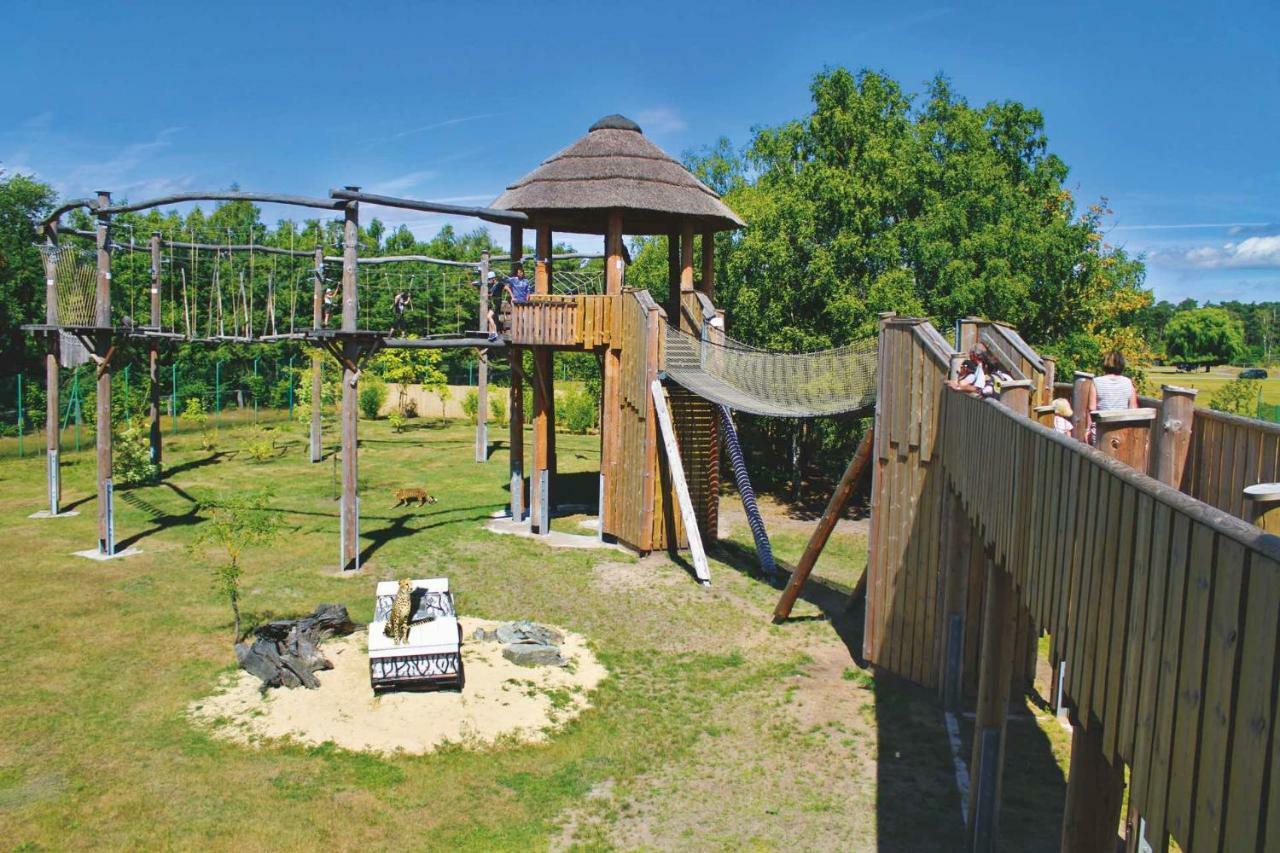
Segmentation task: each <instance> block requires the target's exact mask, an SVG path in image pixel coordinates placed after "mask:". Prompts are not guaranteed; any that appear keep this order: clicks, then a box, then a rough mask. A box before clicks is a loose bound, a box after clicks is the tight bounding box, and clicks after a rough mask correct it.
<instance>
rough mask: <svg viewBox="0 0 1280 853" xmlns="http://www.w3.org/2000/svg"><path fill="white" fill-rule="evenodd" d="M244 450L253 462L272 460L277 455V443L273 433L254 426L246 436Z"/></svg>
mask: <svg viewBox="0 0 1280 853" xmlns="http://www.w3.org/2000/svg"><path fill="white" fill-rule="evenodd" d="M244 452H245V454H246V455H247V456H248V457H249V461H251V462H270V461H271V460H272V459H274V458H275V456H276V443H275V439H274V437H273V436H272V435H271V433H269V432H267V431H266V430H265V429H262V428H261V427H254V428H253V429H252V430H250V432H249V435H248V436H247V437H246V438H245V442H244Z"/></svg>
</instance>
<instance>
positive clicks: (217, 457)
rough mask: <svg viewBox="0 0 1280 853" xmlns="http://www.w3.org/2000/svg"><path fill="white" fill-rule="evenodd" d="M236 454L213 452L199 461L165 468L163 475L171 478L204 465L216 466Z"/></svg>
mask: <svg viewBox="0 0 1280 853" xmlns="http://www.w3.org/2000/svg"><path fill="white" fill-rule="evenodd" d="M237 453H238V451H235V450H215V451H213V452H212V453H210V454H209V455H208V456H204V457H202V458H200V459H192V460H190V461H188V462H183V463H182V464H181V465H173V466H170V467H168V468H165V469H164V472H163V474H164V476H165V477H172V476H174V475H176V474H185V473H186V472H188V471H194V470H195V469H197V468H203V467H205V466H206V465H217V464H218V463H219V462H221V461H223V460H224V459H229V458H232V457H234V456H235V455H236V454H237Z"/></svg>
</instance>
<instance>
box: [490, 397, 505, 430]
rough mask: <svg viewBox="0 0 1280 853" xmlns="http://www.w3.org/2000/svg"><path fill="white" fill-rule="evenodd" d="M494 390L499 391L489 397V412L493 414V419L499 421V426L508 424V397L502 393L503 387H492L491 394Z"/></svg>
mask: <svg viewBox="0 0 1280 853" xmlns="http://www.w3.org/2000/svg"><path fill="white" fill-rule="evenodd" d="M492 391H497V392H498V393H496V394H493V396H491V397H490V398H489V412H490V414H492V415H493V419H494V420H495V421H497V422H498V426H506V425H507V398H506V397H504V396H503V395H502V391H503V389H501V388H496V389H492V390H491V391H490V393H491V394H492Z"/></svg>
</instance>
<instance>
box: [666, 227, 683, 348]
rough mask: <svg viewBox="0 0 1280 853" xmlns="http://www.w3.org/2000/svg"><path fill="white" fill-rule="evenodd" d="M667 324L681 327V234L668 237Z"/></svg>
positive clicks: (676, 233)
mask: <svg viewBox="0 0 1280 853" xmlns="http://www.w3.org/2000/svg"><path fill="white" fill-rule="evenodd" d="M666 308H667V322H668V323H670V324H671V325H673V326H679V325H680V234H679V232H677V231H672V232H671V233H670V234H668V235H667V305H666Z"/></svg>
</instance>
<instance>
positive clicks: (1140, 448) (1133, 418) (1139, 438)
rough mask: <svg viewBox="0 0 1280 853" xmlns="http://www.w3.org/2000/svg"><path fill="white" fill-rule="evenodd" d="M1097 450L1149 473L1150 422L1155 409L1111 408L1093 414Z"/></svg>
mask: <svg viewBox="0 0 1280 853" xmlns="http://www.w3.org/2000/svg"><path fill="white" fill-rule="evenodd" d="M1091 414H1092V415H1093V422H1094V425H1095V428H1096V429H1097V433H1098V441H1097V448H1098V449H1099V450H1101V451H1102V452H1103V453H1105V454H1107V455H1108V456H1110V457H1112V458H1114V459H1119V460H1120V461H1121V462H1123V463H1125V464H1126V465H1128V466H1129V467H1130V468H1133V469H1135V470H1137V471H1140V472H1141V473H1143V474H1145V473H1147V464H1148V461H1149V459H1150V455H1151V453H1150V451H1151V446H1150V442H1151V422H1152V421H1154V420H1155V419H1156V410H1155V409H1112V410H1110V411H1105V412H1092V413H1091Z"/></svg>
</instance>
